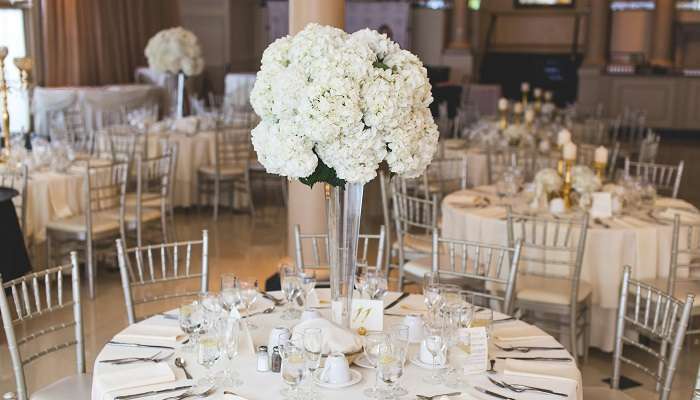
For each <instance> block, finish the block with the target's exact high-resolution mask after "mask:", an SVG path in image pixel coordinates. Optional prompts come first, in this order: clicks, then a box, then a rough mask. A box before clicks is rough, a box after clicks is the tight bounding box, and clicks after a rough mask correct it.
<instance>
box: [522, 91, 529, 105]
mask: <svg viewBox="0 0 700 400" xmlns="http://www.w3.org/2000/svg"><path fill="white" fill-rule="evenodd" d="M527 94H528V92H525V91H523V101H522V103H523V107H525V108H527V100H528V96H527Z"/></svg>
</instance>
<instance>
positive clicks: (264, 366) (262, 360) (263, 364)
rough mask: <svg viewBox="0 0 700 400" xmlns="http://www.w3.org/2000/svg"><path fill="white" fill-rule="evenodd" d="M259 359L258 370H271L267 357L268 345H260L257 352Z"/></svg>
mask: <svg viewBox="0 0 700 400" xmlns="http://www.w3.org/2000/svg"><path fill="white" fill-rule="evenodd" d="M256 357H257V359H258V368H257V369H258V372H267V371H269V370H270V364H269V360H268V358H267V346H260V347H258V351H257V353H256Z"/></svg>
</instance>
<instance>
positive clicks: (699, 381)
mask: <svg viewBox="0 0 700 400" xmlns="http://www.w3.org/2000/svg"><path fill="white" fill-rule="evenodd" d="M690 400H700V365H698V376H697V378H695V390H693V397H692V398H691V399H690Z"/></svg>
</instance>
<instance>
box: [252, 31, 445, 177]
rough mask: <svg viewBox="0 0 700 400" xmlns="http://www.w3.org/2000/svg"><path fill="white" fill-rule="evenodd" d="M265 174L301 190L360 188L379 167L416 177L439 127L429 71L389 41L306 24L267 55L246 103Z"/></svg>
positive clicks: (430, 152)
mask: <svg viewBox="0 0 700 400" xmlns="http://www.w3.org/2000/svg"><path fill="white" fill-rule="evenodd" d="M250 100H251V103H252V105H253V108H254V109H255V112H256V113H257V114H258V116H260V118H261V121H260V123H259V124H258V126H257V127H255V128H254V129H253V131H252V141H253V147H254V148H255V151H256V152H257V155H258V160H259V161H260V162H261V163H262V164H263V166H265V169H266V170H267V171H268V172H270V173H274V174H279V175H282V176H286V177H289V178H296V179H299V180H300V181H301V182H303V183H305V184H307V185H313V184H314V183H315V182H327V183H330V184H332V185H334V186H342V185H344V183H345V182H351V183H362V184H364V183H367V182H369V181H370V180H372V179H373V178H374V177H375V176H376V175H377V169H378V168H379V165H380V164H381V163H382V162H386V164H387V166H388V168H389V170H390V171H391V172H393V173H396V174H399V175H402V176H405V177H416V176H418V175H420V174H421V173H422V172H423V171H424V170H425V168H426V166H427V165H428V164H429V163H430V161H431V160H432V158H433V154H434V153H435V150H436V147H437V141H438V130H437V126H436V125H435V123H434V121H433V118H432V116H431V114H430V110H429V109H428V106H429V105H430V103H431V102H432V100H433V99H432V96H431V87H430V84H429V83H428V77H427V72H426V69H425V68H424V67H423V64H422V63H421V61H420V60H419V59H418V57H416V56H415V55H414V54H412V53H410V52H408V51H406V50H402V49H401V48H400V47H399V46H398V45H397V44H396V43H394V42H393V41H391V40H390V39H388V38H387V36H386V35H383V34H379V33H378V32H376V31H373V30H369V29H364V30H361V31H358V32H355V33H353V34H347V33H345V32H343V31H342V30H340V29H337V28H333V27H329V26H321V25H317V24H309V25H307V26H306V28H305V29H304V30H302V31H301V32H299V33H297V34H296V35H294V36H286V37H283V38H281V39H278V40H276V41H275V42H274V43H272V44H271V45H270V46H269V47H268V48H267V49H266V50H265V52H264V54H263V57H262V65H261V68H260V71H259V72H258V74H257V79H256V82H255V86H254V87H253V91H252V92H251V96H250Z"/></svg>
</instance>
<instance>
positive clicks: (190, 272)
mask: <svg viewBox="0 0 700 400" xmlns="http://www.w3.org/2000/svg"><path fill="white" fill-rule="evenodd" d="M208 246H209V239H208V233H207V231H206V230H204V231H202V239H201V240H191V241H185V242H176V243H163V244H158V245H149V246H146V247H138V246H137V247H134V248H132V249H128V250H126V249H125V248H124V244H123V242H122V241H121V239H118V240H117V257H118V259H119V270H120V274H121V280H122V290H123V292H124V301H125V305H126V311H127V317H128V320H129V323H130V324H133V323H135V322H136V321H137V317H136V312H135V308H136V306H138V305H141V304H145V303H151V302H154V301H161V300H168V299H173V298H177V297H189V296H192V293H199V292H206V291H207V290H208V287H209V284H208V276H209V258H208V254H209V253H208V250H207V249H208ZM194 247H198V248H200V250H201V253H202V258H201V263H200V268H198V269H196V270H195V269H194V268H192V266H191V262H190V260H191V255H192V249H193V248H194ZM181 248H185V251H186V253H187V260H186V262H185V266H184V272H182V271H181V270H180V269H179V265H178V264H179V261H178V259H177V257H176V256H175V255H176V254H177V252H178V251H180V249H181ZM154 252H155V255H154ZM144 254H145V256H146V257H147V258H148V260H149V261H148V266H144V265H143V262H140V261H139V260H141V259H143V257H144ZM154 257H158V258H159V259H160V260H159V262H160V268H159V269H158V270H157V269H156V268H155V264H154ZM129 260H136V261H135V262H130V261H129ZM129 265H132V266H135V267H136V269H137V271H136V274H133V273H132V272H130V269H129ZM144 270H145V271H144ZM182 280H188V281H189V280H197V281H198V282H197V289H196V291H195V292H192V291H187V292H179V291H178V292H177V293H170V291H172V288H168V287H167V284H168V283H171V282H176V281H182ZM157 285H160V286H161V287H162V288H161V290H168V291H169V294H168V295H167V296H156V295H154V294H153V293H154V291H156V290H157V289H158V286H157ZM136 286H139V287H141V288H144V289H143V290H142V291H143V292H144V293H148V295H143V296H139V297H136V296H134V293H133V288H134V287H136ZM154 299H155V300H154Z"/></svg>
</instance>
